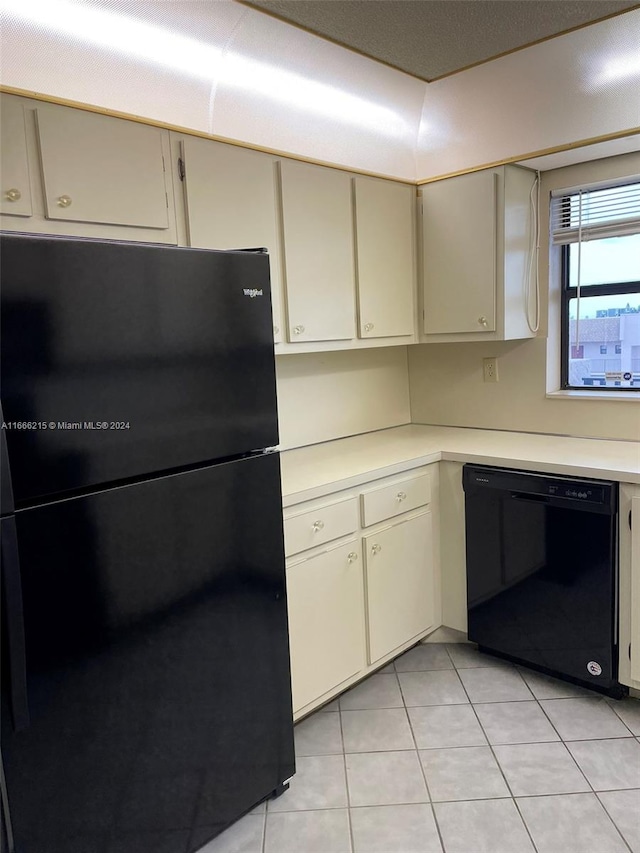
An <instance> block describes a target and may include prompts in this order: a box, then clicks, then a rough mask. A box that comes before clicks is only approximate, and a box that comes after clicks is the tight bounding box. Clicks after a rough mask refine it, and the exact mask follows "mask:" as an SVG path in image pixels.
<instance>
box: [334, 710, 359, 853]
mask: <svg viewBox="0 0 640 853" xmlns="http://www.w3.org/2000/svg"><path fill="white" fill-rule="evenodd" d="M342 713H343V711H342V703H341V702H340V700H339V699H338V714H339V715H340V742H341V743H342V767H343V770H344V787H345V792H346V795H347V826H348V828H349V847H350V853H354V851H355V849H356V845H355V838H354V837H353V824H352V823H351V793H350V791H349V774H348V773H347V751H346V748H345V745H344V728H343V726H342Z"/></svg>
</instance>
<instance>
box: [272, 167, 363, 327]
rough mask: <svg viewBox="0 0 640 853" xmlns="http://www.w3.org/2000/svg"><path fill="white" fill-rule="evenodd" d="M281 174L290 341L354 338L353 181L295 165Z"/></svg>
mask: <svg viewBox="0 0 640 853" xmlns="http://www.w3.org/2000/svg"><path fill="white" fill-rule="evenodd" d="M281 170H282V214H283V229H284V259H285V282H286V302H287V317H288V325H287V337H288V340H289V341H290V342H292V343H296V342H301V343H302V342H306V341H331V340H348V339H350V338H354V337H355V280H354V254H353V217H352V206H351V176H350V175H349V174H348V173H346V172H341V171H338V170H337V169H328V168H325V167H323V166H312V165H309V164H307V163H299V162H296V161H294V160H283V161H282V162H281Z"/></svg>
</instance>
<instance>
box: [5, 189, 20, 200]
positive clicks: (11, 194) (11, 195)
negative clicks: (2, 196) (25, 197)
mask: <svg viewBox="0 0 640 853" xmlns="http://www.w3.org/2000/svg"><path fill="white" fill-rule="evenodd" d="M6 196H7V200H8V201H20V199H21V198H22V193H21V192H20V190H17V189H15V188H14V189H10V190H7V192H6Z"/></svg>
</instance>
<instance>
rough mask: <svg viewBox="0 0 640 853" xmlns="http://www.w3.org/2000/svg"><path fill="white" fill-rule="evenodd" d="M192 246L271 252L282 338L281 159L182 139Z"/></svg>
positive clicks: (275, 319)
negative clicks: (278, 184)
mask: <svg viewBox="0 0 640 853" xmlns="http://www.w3.org/2000/svg"><path fill="white" fill-rule="evenodd" d="M181 151H182V158H183V161H184V172H185V175H184V187H185V196H186V199H185V203H186V214H187V229H188V237H189V245H190V246H195V247H197V248H201V249H249V248H258V247H262V248H265V249H268V250H269V263H270V268H271V295H272V306H273V324H274V329H273V332H274V339H275V340H276V341H280V340H282V320H281V314H282V311H281V293H282V270H281V263H280V239H279V229H278V187H277V161H276V160H275V159H274V158H273V157H271V156H269V155H268V154H262V153H260V152H258V151H251V150H249V149H246V148H238V147H237V146H233V145H226V144H224V143H221V142H213V141H212V140H208V139H199V138H197V137H193V136H185V137H183V138H182V140H181Z"/></svg>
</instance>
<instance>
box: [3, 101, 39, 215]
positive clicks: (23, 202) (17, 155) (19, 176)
mask: <svg viewBox="0 0 640 853" xmlns="http://www.w3.org/2000/svg"><path fill="white" fill-rule="evenodd" d="M0 176H1V177H2V187H0V190H1V192H2V205H1V206H0V211H1V212H2V213H6V214H9V215H10V216H31V214H32V212H33V211H32V206H31V184H30V181H29V159H28V155H27V135H26V129H25V114H24V106H23V104H22V102H21V101H19V100H18V99H17V98H15V97H12V96H11V95H2V96H1V99H0ZM24 227H27V226H26V225H25V226H24Z"/></svg>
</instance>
